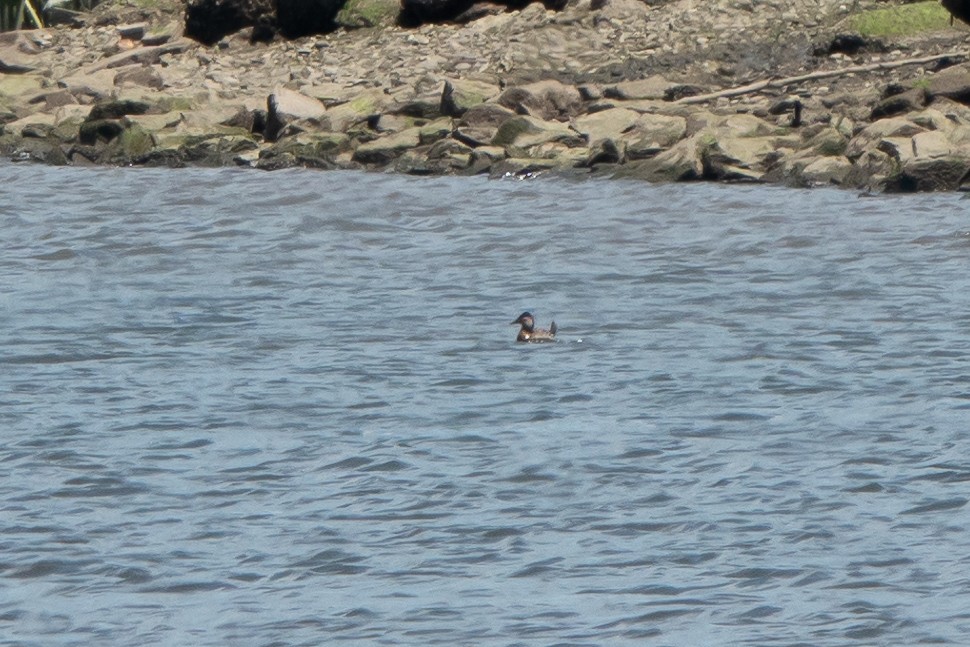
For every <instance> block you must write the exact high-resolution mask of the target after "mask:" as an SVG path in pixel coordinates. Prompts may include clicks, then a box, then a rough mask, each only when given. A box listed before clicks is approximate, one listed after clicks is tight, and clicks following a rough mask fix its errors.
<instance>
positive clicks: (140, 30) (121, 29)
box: [115, 22, 148, 40]
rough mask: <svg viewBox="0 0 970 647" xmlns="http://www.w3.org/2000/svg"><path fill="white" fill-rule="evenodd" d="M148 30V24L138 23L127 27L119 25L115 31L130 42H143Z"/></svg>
mask: <svg viewBox="0 0 970 647" xmlns="http://www.w3.org/2000/svg"><path fill="white" fill-rule="evenodd" d="M147 30H148V23H146V22H136V23H130V24H127V25H118V26H117V27H115V31H117V32H118V35H119V36H120V37H122V38H127V39H129V40H141V39H142V38H144V37H145V32H146V31H147Z"/></svg>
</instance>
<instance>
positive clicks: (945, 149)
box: [912, 130, 953, 158]
mask: <svg viewBox="0 0 970 647" xmlns="http://www.w3.org/2000/svg"><path fill="white" fill-rule="evenodd" d="M912 141H913V153H914V154H915V156H916V157H917V158H935V157H946V156H947V155H949V154H950V153H951V152H952V150H953V149H952V146H951V145H950V141H949V139H948V138H947V136H946V135H944V134H943V133H941V132H940V131H938V130H930V131H927V132H925V133H916V134H915V135H913V139H912Z"/></svg>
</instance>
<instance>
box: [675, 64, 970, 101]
mask: <svg viewBox="0 0 970 647" xmlns="http://www.w3.org/2000/svg"><path fill="white" fill-rule="evenodd" d="M967 55H968V54H967V52H949V53H947V54H935V55H933V56H923V57H920V58H906V59H902V60H898V61H881V62H879V63H870V64H869V65H855V66H853V67H843V68H840V69H837V70H819V71H818V72H810V73H808V74H801V75H799V76H789V77H787V78H783V79H778V78H769V79H762V80H761V81H755V82H754V83H749V84H748V85H741V86H738V87H736V88H728V89H727V90H719V91H718V92H711V93H710V94H698V95H696V96H693V97H684V98H683V99H678V100H677V101H675V102H674V103H704V102H705V101H710V100H712V99H720V98H721V97H736V96H740V95H742V94H752V93H754V92H758V91H760V90H764V89H765V88H780V87H784V86H786V85H794V84H796V83H804V82H805V81H814V80H815V79H827V78H830V77H833V76H843V75H846V74H856V73H858V72H874V71H876V70H891V69H893V68H896V67H903V66H904V65H922V64H923V63H932V62H933V61H939V60H942V59H945V58H958V59H959V58H967Z"/></svg>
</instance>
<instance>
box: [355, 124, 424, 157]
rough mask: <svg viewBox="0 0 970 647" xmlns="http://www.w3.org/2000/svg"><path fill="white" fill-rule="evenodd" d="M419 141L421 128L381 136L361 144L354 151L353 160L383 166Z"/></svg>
mask: <svg viewBox="0 0 970 647" xmlns="http://www.w3.org/2000/svg"><path fill="white" fill-rule="evenodd" d="M420 143H421V129H420V128H409V129H408V130H402V131H401V132H399V133H394V134H392V135H388V136H387V137H381V138H380V139H375V140H374V141H371V142H367V143H364V144H361V145H360V146H358V147H357V150H355V151H354V156H353V160H354V161H355V162H359V163H361V164H375V165H380V166H384V165H386V164H389V163H390V162H392V161H393V160H394V159H395V158H397V157H400V156H401V155H402V154H403V153H404V152H405V151H407V150H410V149H412V148H416V147H417V146H418V145H419V144H420Z"/></svg>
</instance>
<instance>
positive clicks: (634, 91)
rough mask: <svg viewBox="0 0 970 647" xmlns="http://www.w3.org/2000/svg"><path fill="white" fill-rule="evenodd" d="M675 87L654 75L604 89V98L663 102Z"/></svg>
mask: <svg viewBox="0 0 970 647" xmlns="http://www.w3.org/2000/svg"><path fill="white" fill-rule="evenodd" d="M674 85H676V84H674V83H671V82H670V81H668V80H667V79H665V78H664V77H662V76H659V75H654V76H651V77H648V78H646V79H641V80H639V81H623V82H621V83H616V84H614V85H610V86H607V87H605V88H604V89H603V96H604V97H606V98H608V99H620V100H621V101H636V100H641V99H653V100H662V99H665V98H666V96H667V92H668V90H670V89H671V88H672V87H673V86H674Z"/></svg>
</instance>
